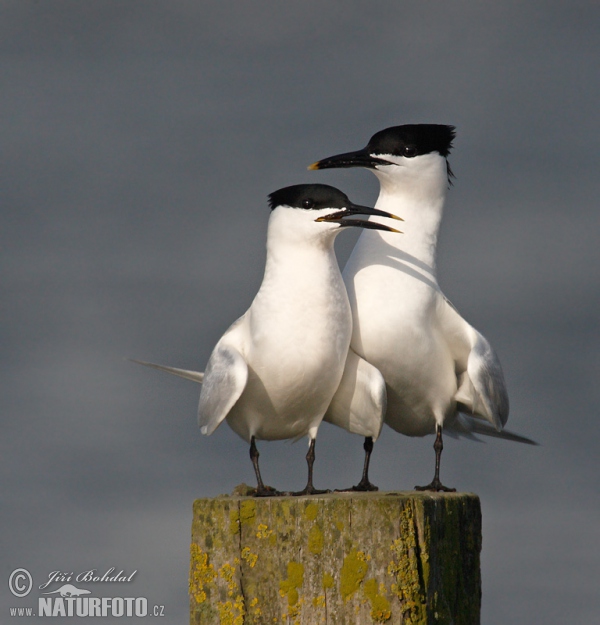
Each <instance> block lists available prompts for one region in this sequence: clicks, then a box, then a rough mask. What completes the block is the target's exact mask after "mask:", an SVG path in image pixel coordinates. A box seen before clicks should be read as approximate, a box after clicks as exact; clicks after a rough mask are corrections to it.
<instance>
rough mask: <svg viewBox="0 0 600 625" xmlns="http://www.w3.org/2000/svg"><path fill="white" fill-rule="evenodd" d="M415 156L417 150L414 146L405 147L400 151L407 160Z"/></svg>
mask: <svg viewBox="0 0 600 625" xmlns="http://www.w3.org/2000/svg"><path fill="white" fill-rule="evenodd" d="M416 155H417V148H416V147H415V146H414V145H405V146H404V150H402V156H406V157H408V158H412V157H413V156H416Z"/></svg>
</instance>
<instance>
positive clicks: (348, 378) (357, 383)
mask: <svg viewBox="0 0 600 625" xmlns="http://www.w3.org/2000/svg"><path fill="white" fill-rule="evenodd" d="M386 405H387V392H386V389H385V381H384V379H383V376H382V375H381V373H380V371H379V369H377V368H375V367H374V366H373V365H371V364H370V363H368V362H367V361H366V360H364V359H363V358H361V357H360V356H358V354H356V353H355V352H354V351H353V350H349V351H348V356H347V358H346V365H345V367H344V373H343V375H342V379H341V381H340V385H339V386H338V389H337V391H336V392H335V395H334V396H333V398H332V400H331V404H330V405H329V408H327V412H326V413H325V416H324V417H323V420H324V421H327V422H328V423H333V425H337V426H338V427H341V428H344V429H345V430H348V432H352V434H359V435H360V436H370V437H371V438H373V440H377V438H378V437H379V433H380V432H381V427H382V425H383V418H384V415H385V410H386Z"/></svg>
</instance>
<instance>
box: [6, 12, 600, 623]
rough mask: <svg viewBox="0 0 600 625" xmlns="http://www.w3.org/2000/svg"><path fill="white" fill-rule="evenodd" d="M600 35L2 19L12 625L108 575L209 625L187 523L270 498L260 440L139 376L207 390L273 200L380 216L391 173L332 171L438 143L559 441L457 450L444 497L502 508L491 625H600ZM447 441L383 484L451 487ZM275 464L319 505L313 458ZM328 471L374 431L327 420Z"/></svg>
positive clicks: (409, 16) (497, 316) (315, 16)
mask: <svg viewBox="0 0 600 625" xmlns="http://www.w3.org/2000/svg"><path fill="white" fill-rule="evenodd" d="M599 27H600V7H599V6H598V4H597V3H595V2H591V1H590V2H580V1H577V0H573V1H571V2H569V3H564V2H552V1H548V2H543V3H542V2H530V3H522V2H516V1H515V2H510V1H505V0H502V1H501V2H494V3H490V2H488V3H469V2H452V3H448V2H437V1H432V2H427V3H422V2H416V1H413V2H401V3H392V2H387V3H383V2H379V3H374V2H364V1H363V2H357V1H351V0H346V1H343V2H342V1H341V0H336V1H328V2H322V1H313V0H303V1H302V2H298V1H295V0H288V1H287V2H285V3H283V2H277V1H275V0H272V1H262V0H261V1H254V2H252V3H250V2H241V1H237V2H231V1H227V0H221V1H220V2H218V3H217V2H208V1H200V0H196V1H191V0H168V1H167V0H155V1H153V2H150V1H149V0H128V2H119V1H116V0H114V1H110V0H94V2H86V3H82V2H77V1H75V0H70V1H67V0H54V1H53V2H41V1H38V2H36V1H33V0H3V1H2V2H0V50H1V53H0V63H1V72H0V81H1V83H0V84H1V89H0V99H1V102H2V105H1V110H2V113H1V129H0V132H1V142H0V150H1V152H2V153H1V158H2V176H1V178H2V183H1V185H0V207H1V211H2V227H1V228H0V237H1V248H0V250H1V254H2V269H1V271H2V274H1V275H2V293H3V295H2V302H1V312H0V315H1V325H0V328H1V333H2V336H1V342H2V346H3V347H2V350H1V352H0V367H1V370H2V376H1V379H0V398H1V419H2V436H1V439H0V445H1V453H0V467H1V483H2V494H1V498H0V506H1V510H2V534H1V536H0V541H1V546H0V553H1V554H2V557H1V559H0V566H1V570H0V576H1V577H2V579H3V580H4V581H2V584H1V587H2V591H1V592H2V595H1V596H2V609H1V613H2V621H3V622H11V621H12V619H9V620H8V621H5V620H4V619H5V618H8V616H7V611H8V607H9V606H26V605H36V603H37V597H38V596H39V594H40V592H41V591H38V590H37V586H38V585H39V584H41V583H43V582H44V581H46V580H47V578H48V574H49V573H50V572H52V571H57V570H60V571H63V572H72V571H74V572H79V571H84V570H88V569H97V570H98V571H99V572H104V571H106V570H107V569H108V568H110V567H116V570H117V571H119V570H120V569H124V570H125V571H126V572H127V573H128V574H130V573H131V572H133V571H134V570H137V571H138V572H137V573H136V575H135V579H134V581H133V582H132V584H131V585H129V587H128V588H129V592H133V593H134V595H133V596H145V597H147V598H148V600H149V603H150V604H161V605H164V606H165V613H166V616H167V618H166V619H165V621H166V622H169V623H185V622H186V621H187V614H188V598H187V576H188V566H189V564H188V558H189V556H188V548H189V534H190V523H191V510H192V502H193V500H194V499H196V498H198V497H209V496H213V495H217V494H219V493H227V492H231V491H232V489H233V488H234V487H235V486H236V485H237V484H239V483H240V482H243V481H245V482H248V483H251V484H253V483H254V474H253V471H252V465H251V463H250V460H249V458H248V448H247V444H246V443H245V442H244V441H242V440H241V439H239V438H238V437H237V436H236V435H235V434H233V432H232V431H231V430H230V429H229V428H228V426H227V425H226V424H223V425H222V426H221V427H220V428H219V429H218V430H217V431H216V432H215V434H214V435H213V436H211V437H210V438H205V437H202V436H201V435H200V432H199V430H198V428H197V426H196V407H197V400H198V394H199V390H200V387H199V386H198V385H196V384H193V383H192V382H188V381H185V380H180V379H177V378H173V377H170V376H167V375H166V374H162V373H159V372H156V371H152V370H148V369H144V368H142V367H139V366H137V365H134V364H132V363H130V362H128V361H127V360H125V359H126V358H128V357H133V358H141V359H145V360H151V361H154V362H159V363H163V364H168V365H172V366H178V367H183V368H190V369H197V370H202V369H203V368H204V366H205V364H206V361H207V359H208V356H209V354H210V352H211V350H212V348H213V346H214V344H215V343H216V341H217V340H218V338H219V337H220V336H221V334H222V333H223V331H224V330H225V329H226V328H227V327H228V326H229V324H230V323H231V322H232V321H234V320H235V319H236V318H237V317H238V316H239V315H241V314H242V313H243V312H244V311H245V310H246V309H247V308H248V306H249V305H250V303H251V301H252V298H253V296H254V294H255V293H256V291H257V289H258V286H259V285H260V282H261V279H262V272H263V267H264V258H265V235H266V225H267V220H268V217H269V209H268V207H267V203H266V196H267V194H268V193H270V192H271V191H274V190H276V189H278V188H280V187H283V186H287V185H290V184H296V183H301V182H324V183H329V184H333V185H335V186H339V187H340V188H341V189H343V190H344V191H345V192H346V193H348V195H349V196H350V197H351V198H352V199H353V200H354V201H355V202H358V203H365V204H368V203H372V202H374V201H375V199H376V196H377V189H378V185H377V181H376V179H375V177H374V176H372V174H370V173H369V172H366V171H363V170H341V171H340V170H338V171H326V172H309V171H307V170H306V167H307V165H309V164H310V163H312V162H313V161H315V160H317V159H319V158H323V157H325V156H329V155H331V154H335V153H338V152H345V151H349V150H354V149H358V148H361V147H363V146H364V145H365V144H366V142H367V141H368V139H369V137H370V136H371V135H372V134H373V133H374V132H376V131H378V130H380V129H382V128H385V127H387V126H391V125H398V124H404V123H419V122H421V123H444V124H454V125H455V126H456V127H457V139H456V141H455V149H454V152H453V153H452V155H451V158H450V163H451V166H452V169H453V170H454V173H455V174H456V180H455V181H454V186H453V187H452V188H451V190H450V192H449V195H448V200H447V204H446V210H445V217H444V221H443V223H442V231H441V236H440V244H439V257H438V266H439V280H440V284H441V286H442V288H443V290H444V292H445V293H446V295H447V296H448V297H449V298H450V299H451V300H452V301H453V303H454V304H455V305H456V306H457V308H458V309H459V310H460V311H461V313H462V314H463V316H464V317H465V318H466V319H467V320H469V321H470V322H471V323H472V324H473V325H474V326H475V327H476V328H478V329H479V330H480V331H481V332H482V333H483V334H484V335H485V336H486V337H487V338H488V339H489V340H490V342H491V343H492V345H494V347H495V348H496V350H497V352H498V354H499V356H500V358H501V361H502V363H503V367H504V371H505V374H506V378H507V383H508V387H509V393H510V399H511V416H510V419H509V423H508V427H509V429H512V430H515V431H517V432H519V433H521V434H523V435H526V436H529V437H532V438H534V439H536V440H537V441H539V442H540V443H541V446H540V447H535V448H532V447H529V446H525V445H518V444H514V443H508V442H505V441H496V440H492V441H488V442H486V443H473V442H469V441H454V440H451V439H448V440H447V441H446V448H445V451H444V459H443V463H442V479H443V481H444V482H445V483H448V484H450V485H452V486H457V487H458V489H459V490H463V491H471V492H475V493H477V494H478V495H479V496H480V498H481V503H482V509H483V552H482V574H483V606H482V623H485V624H487V625H505V624H506V623H511V624H512V625H515V624H530V623H545V624H548V625H550V624H554V623H556V624H558V623H560V624H562V623H582V624H583V623H592V622H596V620H597V618H598V614H599V612H600V610H599V603H600V600H599V598H598V579H599V578H600V564H599V558H598V555H599V554H598V540H599V538H600V535H599V534H600V531H599V527H600V497H598V494H599V493H598V490H599V480H598V464H599V462H598V455H599V451H600V443H599V439H598V425H597V421H598V403H599V400H600V384H599V382H598V379H599V375H600V345H599V337H600V324H599V305H600V291H599V289H598V283H599V279H600V262H599V260H600V254H599V251H598V249H599V246H598V232H599V225H600V221H599V217H598V195H599V192H600V188H599V179H600V177H599V175H598V171H597V170H598V160H599V159H598V154H599V151H598V142H599V138H600V137H599V121H598V119H599V116H598V110H599V105H600V102H599V92H600V90H599V84H598V58H599V53H600V40H599V38H598V31H599ZM355 237H356V234H355V233H349V232H348V233H344V234H342V235H341V236H340V237H339V238H338V242H337V251H338V256H339V258H340V262H341V263H342V264H343V263H344V261H345V259H346V258H347V256H348V254H349V251H350V250H351V248H352V245H353V243H354V241H355ZM399 349H401V346H399ZM432 444H433V437H427V438H424V439H410V438H405V437H402V436H400V435H398V434H396V433H395V432H393V431H392V430H390V429H389V428H385V429H384V431H383V432H382V437H381V439H380V441H379V442H378V443H377V445H376V447H375V452H374V455H373V461H372V473H371V477H372V480H373V481H374V482H375V483H376V484H378V485H379V486H380V487H381V488H382V489H384V490H409V489H411V488H412V487H413V486H414V485H415V484H419V483H426V482H428V481H429V480H430V479H431V476H432V472H433V460H434V454H433V450H432ZM259 449H260V452H261V467H262V470H263V476H264V477H265V480H266V482H267V483H271V484H273V485H275V486H277V487H280V488H285V489H297V488H301V487H302V486H303V485H304V483H305V478H306V473H305V460H304V456H305V453H306V446H305V442H304V441H302V442H300V443H297V444H290V443H285V442H279V443H267V442H263V443H261V444H259ZM316 451H317V460H316V464H315V481H316V485H317V487H323V488H324V487H327V488H335V487H340V486H347V485H348V484H349V483H356V482H357V481H358V479H359V476H360V471H361V467H362V460H363V453H362V439H360V438H359V437H355V436H351V435H349V434H347V433H345V432H343V431H342V430H338V429H336V428H334V427H333V426H330V425H328V424H323V426H322V428H321V430H320V433H319V439H318V443H317V448H316ZM19 567H23V568H26V569H28V570H29V571H30V572H31V574H32V575H33V578H34V584H35V585H34V592H33V593H32V594H31V595H30V596H29V597H27V598H24V599H17V598H15V597H14V596H13V595H11V594H9V592H8V588H7V580H8V577H9V575H10V573H11V571H13V570H14V569H16V568H19ZM56 587H57V586H53V588H56ZM110 588H111V592H113V596H115V593H117V592H118V591H119V589H120V586H119V585H112V586H110ZM102 591H103V592H104V594H105V595H106V596H108V595H110V593H109V592H108V590H107V589H104V588H103V589H102ZM120 592H121V594H120V595H119V594H116V596H123V594H122V592H123V591H122V589H121V590H120ZM121 620H126V619H121ZM25 621H27V619H25ZM101 621H102V619H97V622H101ZM107 622H108V621H107Z"/></svg>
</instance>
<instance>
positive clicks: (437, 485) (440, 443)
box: [415, 425, 456, 493]
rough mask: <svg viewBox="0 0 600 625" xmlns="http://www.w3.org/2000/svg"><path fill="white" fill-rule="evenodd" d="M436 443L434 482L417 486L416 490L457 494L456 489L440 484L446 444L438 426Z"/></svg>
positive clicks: (434, 445)
mask: <svg viewBox="0 0 600 625" xmlns="http://www.w3.org/2000/svg"><path fill="white" fill-rule="evenodd" d="M436 431H437V433H436V435H435V443H433V448H434V449H435V475H434V476H433V481H432V482H431V484H427V486H415V490H434V491H440V490H443V491H444V492H446V493H454V492H456V488H448V487H447V486H444V485H443V484H442V483H441V482H440V458H441V457H442V449H444V443H443V441H442V428H441V427H440V426H439V425H438V426H437V428H436Z"/></svg>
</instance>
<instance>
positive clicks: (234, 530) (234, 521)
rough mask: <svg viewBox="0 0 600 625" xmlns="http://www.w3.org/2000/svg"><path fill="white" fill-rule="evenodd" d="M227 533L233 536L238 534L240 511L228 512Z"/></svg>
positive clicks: (233, 509)
mask: <svg viewBox="0 0 600 625" xmlns="http://www.w3.org/2000/svg"><path fill="white" fill-rule="evenodd" d="M229 533H230V534H233V535H234V536H235V534H239V533H240V511H239V509H238V508H232V509H231V510H230V511H229Z"/></svg>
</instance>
